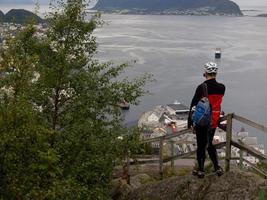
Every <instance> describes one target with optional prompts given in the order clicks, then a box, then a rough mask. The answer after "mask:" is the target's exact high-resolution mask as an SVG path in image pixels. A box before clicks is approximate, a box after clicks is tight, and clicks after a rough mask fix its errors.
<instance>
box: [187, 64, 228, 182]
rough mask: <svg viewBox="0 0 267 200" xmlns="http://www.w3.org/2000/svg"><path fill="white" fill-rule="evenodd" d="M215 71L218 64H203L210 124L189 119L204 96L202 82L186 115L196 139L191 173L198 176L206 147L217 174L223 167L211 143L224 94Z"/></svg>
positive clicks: (221, 172) (201, 169)
mask: <svg viewBox="0 0 267 200" xmlns="http://www.w3.org/2000/svg"><path fill="white" fill-rule="evenodd" d="M217 72H218V66H217V64H216V63H214V62H208V63H206V64H205V65H204V74H203V76H204V77H205V79H206V80H205V81H204V83H206V85H207V92H208V99H209V102H210V104H211V109H212V119H211V124H210V125H208V126H199V125H196V124H193V121H192V119H191V113H192V112H191V111H192V108H193V107H194V106H196V105H197V104H198V102H199V100H200V99H201V98H202V97H204V94H203V93H204V91H203V84H200V85H199V86H198V87H197V89H196V92H195V94H194V97H193V99H192V102H191V105H190V112H189V116H188V128H191V127H193V128H194V130H195V133H196V139H197V162H198V168H197V169H195V170H193V172H192V174H193V175H196V176H198V177H199V178H203V177H204V175H205V173H204V163H205V157H206V148H207V150H208V154H209V157H210V159H211V161H212V163H213V166H214V170H215V172H216V173H217V175H218V176H221V175H222V174H223V169H222V168H221V167H220V165H219V163H218V156H217V151H216V148H215V147H214V145H213V144H212V141H213V137H214V134H215V131H216V128H217V126H218V123H219V118H220V112H221V103H222V99H223V96H224V94H225V86H224V85H223V84H221V83H218V82H217V81H216V76H217Z"/></svg>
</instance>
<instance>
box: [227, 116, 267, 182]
mask: <svg viewBox="0 0 267 200" xmlns="http://www.w3.org/2000/svg"><path fill="white" fill-rule="evenodd" d="M233 119H235V120H237V121H239V122H242V123H243V124H246V125H248V126H251V127H253V128H256V129H258V130H261V131H263V132H265V133H267V127H266V126H264V125H261V124H258V123H256V122H253V121H251V120H249V119H246V118H244V117H241V116H239V115H237V114H235V113H230V114H228V115H227V130H226V157H225V171H226V172H228V171H230V162H231V160H232V159H233V158H232V156H231V152H232V150H231V148H232V146H234V147H236V148H238V149H240V151H241V152H242V151H246V152H247V153H248V154H249V155H251V156H254V157H255V158H257V159H259V160H260V161H262V162H266V161H267V156H266V155H265V154H262V153H261V152H259V151H257V150H256V149H254V148H252V147H250V146H248V145H246V144H244V143H242V141H235V140H234V139H233V138H232V126H233ZM243 161H244V162H246V163H247V164H248V165H250V166H251V167H252V169H254V170H255V171H257V172H258V173H260V174H261V175H262V176H264V177H265V178H267V173H266V172H264V171H263V170H261V169H259V168H257V166H255V165H254V164H253V163H251V162H249V161H248V160H246V159H244V158H243V156H242V153H241V156H240V165H241V166H242V162H243Z"/></svg>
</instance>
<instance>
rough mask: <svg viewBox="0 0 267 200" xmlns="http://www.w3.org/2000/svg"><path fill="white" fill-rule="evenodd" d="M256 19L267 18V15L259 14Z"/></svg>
mask: <svg viewBox="0 0 267 200" xmlns="http://www.w3.org/2000/svg"><path fill="white" fill-rule="evenodd" d="M256 17H267V13H266V14H259V15H257V16H256Z"/></svg>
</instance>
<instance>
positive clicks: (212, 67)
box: [204, 62, 218, 74]
mask: <svg viewBox="0 0 267 200" xmlns="http://www.w3.org/2000/svg"><path fill="white" fill-rule="evenodd" d="M204 71H205V72H206V73H207V74H213V73H214V74H216V73H217V71H218V67H217V64H216V63H214V62H208V63H206V64H205V65H204Z"/></svg>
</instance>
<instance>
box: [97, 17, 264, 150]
mask: <svg viewBox="0 0 267 200" xmlns="http://www.w3.org/2000/svg"><path fill="white" fill-rule="evenodd" d="M103 18H104V19H105V20H106V21H108V22H109V25H107V26H104V27H103V28H101V29H98V30H97V31H96V32H95V34H96V36H97V38H98V42H99V55H98V57H99V58H100V59H101V60H103V61H107V60H113V61H114V62H115V63H120V62H124V61H129V60H136V61H137V63H136V64H135V65H134V66H133V67H132V68H130V69H129V70H128V71H127V72H126V75H128V76H129V77H131V78H132V77H135V76H138V75H140V74H143V73H145V72H149V73H152V74H154V78H155V79H156V80H157V82H155V83H151V84H149V85H148V86H147V88H148V89H149V90H150V91H151V92H152V93H153V94H152V95H150V96H145V97H144V98H143V99H142V102H141V104H140V105H139V106H137V107H131V111H130V112H128V113H126V116H125V118H126V121H132V120H135V119H137V118H138V117H139V116H140V115H141V114H142V113H143V112H144V111H147V110H150V109H152V108H153V107H154V106H155V105H158V104H167V103H172V102H173V101H174V100H176V99H177V100H179V101H181V102H182V103H185V104H186V105H189V104H190V101H191V98H192V95H193V94H194V91H195V88H196V85H197V84H199V83H200V82H202V81H203V77H202V64H203V63H205V62H207V61H209V60H211V61H213V60H214V49H215V48H216V47H220V48H222V51H223V54H222V59H221V60H220V61H219V65H220V71H219V75H218V80H219V81H220V82H223V83H224V84H225V85H226V88H227V90H226V95H225V97H224V101H223V110H224V111H225V112H227V113H228V112H236V113H238V114H241V115H243V116H245V117H247V118H249V119H252V120H254V121H257V122H260V123H263V124H266V125H267V104H266V99H267V90H266V87H267V59H266V58H267V46H266V44H267V37H266V31H267V19H266V18H256V17H194V16H130V15H127V16H120V15H104V16H103ZM239 128H240V127H239V126H235V129H236V130H238V129H239ZM249 131H250V132H251V135H253V134H256V135H257V136H259V140H260V141H261V142H262V141H263V142H262V143H265V145H266V146H267V136H266V137H263V134H261V133H259V132H257V131H255V130H252V129H249ZM254 132H255V133H254Z"/></svg>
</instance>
